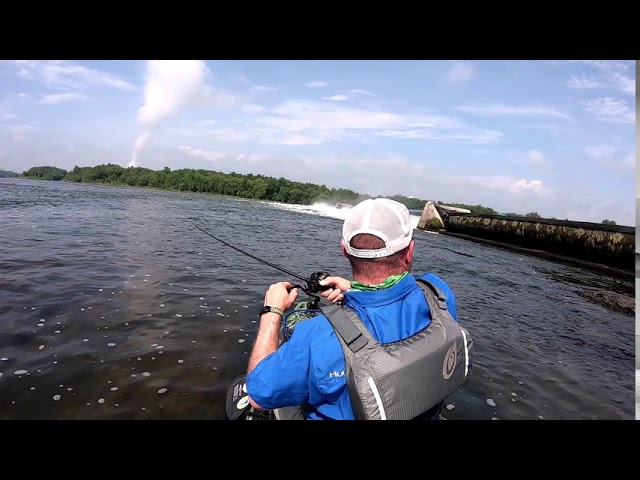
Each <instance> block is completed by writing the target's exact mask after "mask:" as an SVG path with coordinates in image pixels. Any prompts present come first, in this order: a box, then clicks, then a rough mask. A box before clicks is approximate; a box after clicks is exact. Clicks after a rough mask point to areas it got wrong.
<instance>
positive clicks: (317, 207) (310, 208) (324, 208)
mask: <svg viewBox="0 0 640 480" xmlns="http://www.w3.org/2000/svg"><path fill="white" fill-rule="evenodd" d="M265 203H267V204H269V205H272V206H274V207H276V208H281V209H282V210H289V211H293V212H302V213H308V214H311V215H319V216H321V217H331V218H338V219H340V220H344V219H345V218H346V216H347V214H348V213H349V209H348V208H336V207H332V206H331V205H328V204H326V203H319V202H316V203H314V204H313V205H291V204H287V203H277V202H265ZM411 221H412V223H413V228H418V222H419V221H420V216H419V215H413V214H412V215H411Z"/></svg>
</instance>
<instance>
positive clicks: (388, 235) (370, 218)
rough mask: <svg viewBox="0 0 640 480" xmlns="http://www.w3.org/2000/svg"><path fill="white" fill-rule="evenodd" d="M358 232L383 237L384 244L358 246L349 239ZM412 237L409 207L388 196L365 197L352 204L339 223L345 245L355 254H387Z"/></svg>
mask: <svg viewBox="0 0 640 480" xmlns="http://www.w3.org/2000/svg"><path fill="white" fill-rule="evenodd" d="M360 233H368V234H370V235H375V236H376V237H378V238H380V239H381V240H383V241H384V244H385V246H384V248H379V249H377V250H359V249H357V248H353V247H352V246H351V239H352V238H353V237H355V236H356V235H358V234H360ZM412 237H413V223H412V221H411V215H410V214H409V210H408V209H407V207H406V206H405V205H403V204H402V203H399V202H396V201H395V200H389V199H388V198H375V199H368V200H365V201H363V202H360V203H359V204H357V205H356V206H355V207H353V208H352V209H351V210H350V211H349V214H348V215H347V217H346V218H345V220H344V224H343V225H342V239H343V240H344V248H345V250H346V251H347V253H348V254H349V255H353V256H354V257H358V258H380V257H388V256H389V255H393V254H394V253H396V252H399V251H400V250H402V249H403V248H406V247H407V246H408V245H409V243H411V239H412Z"/></svg>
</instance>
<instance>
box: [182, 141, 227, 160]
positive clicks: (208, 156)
mask: <svg viewBox="0 0 640 480" xmlns="http://www.w3.org/2000/svg"><path fill="white" fill-rule="evenodd" d="M178 148H179V149H180V150H181V151H182V152H184V153H186V154H187V155H191V156H193V157H201V158H204V159H205V160H209V161H211V162H217V161H220V160H224V159H225V158H226V154H225V153H223V152H213V151H210V150H202V149H200V148H193V147H191V146H189V145H180V147H178Z"/></svg>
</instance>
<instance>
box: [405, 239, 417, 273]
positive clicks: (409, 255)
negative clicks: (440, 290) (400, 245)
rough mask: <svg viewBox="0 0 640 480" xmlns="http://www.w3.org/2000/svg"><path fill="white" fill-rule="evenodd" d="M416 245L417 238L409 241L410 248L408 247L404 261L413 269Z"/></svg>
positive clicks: (409, 269) (408, 267) (409, 268)
mask: <svg viewBox="0 0 640 480" xmlns="http://www.w3.org/2000/svg"><path fill="white" fill-rule="evenodd" d="M414 246H415V240H413V239H412V240H411V242H409V248H407V253H406V255H405V256H404V261H405V263H406V264H407V270H408V271H411V264H412V263H413V247H414Z"/></svg>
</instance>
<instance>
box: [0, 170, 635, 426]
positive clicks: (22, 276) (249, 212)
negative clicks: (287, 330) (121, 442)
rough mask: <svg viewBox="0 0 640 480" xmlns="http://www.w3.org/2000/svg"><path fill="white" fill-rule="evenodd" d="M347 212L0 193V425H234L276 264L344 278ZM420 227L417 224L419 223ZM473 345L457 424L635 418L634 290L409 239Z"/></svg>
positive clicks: (142, 194) (77, 189)
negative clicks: (628, 303) (237, 386)
mask: <svg viewBox="0 0 640 480" xmlns="http://www.w3.org/2000/svg"><path fill="white" fill-rule="evenodd" d="M344 213H345V212H344V210H336V209H333V208H331V207H321V206H316V207H303V206H291V205H280V204H275V203H267V202H260V201H249V200H241V199H233V198H226V197H217V196H205V195H197V194H187V193H175V192H162V191H151V190H142V189H133V188H115V187H107V186H99V185H87V184H69V183H63V182H46V181H27V180H16V179H0V418H1V419H225V406H224V401H225V395H226V390H227V387H228V385H229V383H230V382H231V380H232V379H233V378H235V377H236V376H237V375H239V374H240V373H242V372H244V371H245V369H246V363H247V361H248V358H249V351H250V349H251V345H252V343H253V340H254V338H255V334H256V330H257V327H258V324H257V312H258V311H259V309H260V307H261V306H262V301H263V297H264V292H265V290H266V288H267V287H268V286H269V285H270V284H271V283H274V282H276V281H280V280H292V278H290V277H287V275H285V274H282V273H280V272H278V271H277V270H274V269H273V268H271V267H269V266H267V265H264V264H261V263H259V262H257V261H255V260H253V259H251V258H249V257H247V256H244V255H242V254H240V253H238V252H236V251H235V250H233V249H231V248H229V247H228V246H225V245H223V244H221V243H219V242H216V241H215V240H214V239H211V238H210V237H208V236H206V235H205V234H203V233H202V232H200V231H199V230H197V229H196V228H194V226H193V221H192V220H190V218H197V219H199V222H200V224H201V225H202V226H203V227H204V228H205V229H207V230H208V231H210V232H211V233H212V234H213V235H215V236H217V237H219V238H221V239H223V240H225V241H227V242H229V243H231V244H233V245H235V246H237V247H238V248H241V249H243V250H246V251H248V252H250V253H252V254H253V255H256V256H258V257H261V258H264V259H265V260H267V261H270V262H271V263H275V264H278V265H281V266H282V267H283V268H285V269H287V270H290V271H293V272H296V273H299V274H301V275H308V274H310V273H312V272H314V271H318V270H322V271H327V272H330V273H331V274H335V275H342V276H345V277H350V273H349V265H348V262H347V261H346V259H345V258H344V257H343V256H342V254H341V252H340V248H339V238H340V232H341V227H342V221H341V219H340V218H341V216H342V215H344ZM415 220H416V222H417V217H416V218H415ZM415 237H416V254H415V260H414V273H418V272H419V273H422V272H424V271H433V272H434V273H436V274H438V275H440V276H441V277H442V278H443V279H445V280H446V281H448V282H449V284H450V285H451V287H452V288H453V290H454V292H455V293H456V295H457V301H458V315H459V318H460V322H461V323H462V324H464V325H465V326H466V327H467V328H468V330H469V331H470V333H471V335H472V336H473V338H474V349H475V352H476V353H475V363H474V369H473V377H472V379H471V380H470V381H469V382H468V383H467V384H466V385H465V386H464V387H463V388H462V389H461V390H460V391H459V392H457V393H455V394H454V395H452V396H451V397H450V398H449V399H448V400H447V405H448V408H447V409H446V410H444V412H443V417H445V418H446V419H449V420H453V419H487V420H489V419H500V420H507V419H545V420H551V419H633V418H635V413H634V412H635V406H634V405H635V402H634V399H635V396H634V392H635V374H634V368H635V363H634V355H635V351H634V345H635V318H634V316H632V315H628V314H624V313H620V312H616V311H613V310H610V309H607V308H605V307H604V306H602V305H600V304H598V303H595V302H593V301H592V300H590V299H589V297H588V296H585V294H586V293H589V292H613V293H616V294H622V295H625V296H631V297H633V295H634V289H635V284H634V282H633V281H623V280H620V279H615V278H608V277H606V276H603V275H602V274H597V273H593V272H589V271H586V270H581V269H579V268H576V267H572V266H567V265H562V264H556V263H552V262H549V261H546V260H542V259H538V258H534V257H528V256H523V255H520V254H516V253H513V252H509V251H504V250H499V249H495V248H493V247H489V246H485V245H482V244H477V243H474V242H469V241H465V240H462V239H457V238H452V237H447V236H444V235H435V234H430V233H427V232H424V231H421V230H416V234H415Z"/></svg>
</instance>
